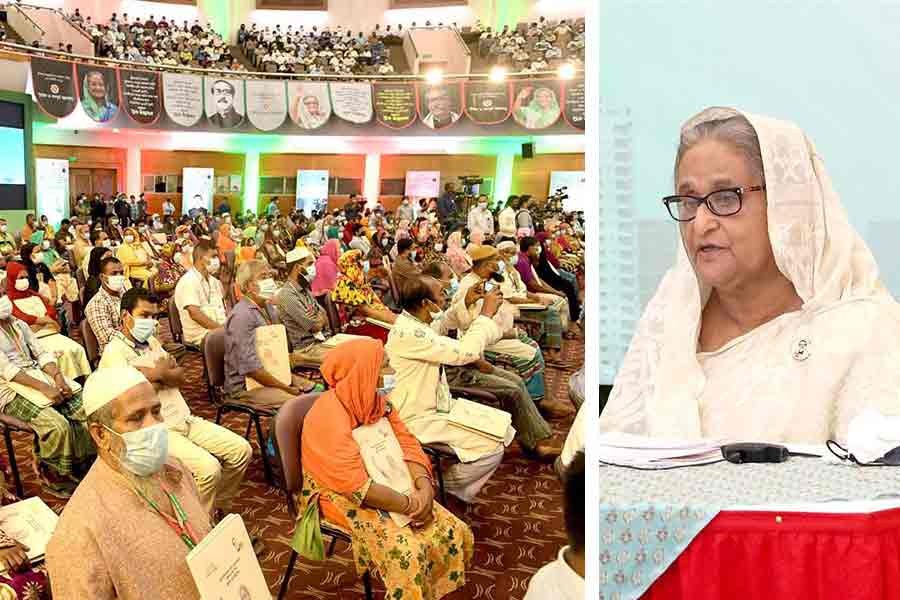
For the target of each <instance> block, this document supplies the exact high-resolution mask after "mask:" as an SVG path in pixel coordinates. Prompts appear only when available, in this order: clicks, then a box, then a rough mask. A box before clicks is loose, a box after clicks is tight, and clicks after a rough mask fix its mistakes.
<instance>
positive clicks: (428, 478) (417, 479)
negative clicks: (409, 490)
mask: <svg viewBox="0 0 900 600" xmlns="http://www.w3.org/2000/svg"><path fill="white" fill-rule="evenodd" d="M420 479H427V480H428V485H430V486H432V487H433V486H434V481H432V479H431V477H429V476H428V475H419V476H418V477H416V478H415V479H413V486H415V485H416V483H418V481H419V480H420Z"/></svg>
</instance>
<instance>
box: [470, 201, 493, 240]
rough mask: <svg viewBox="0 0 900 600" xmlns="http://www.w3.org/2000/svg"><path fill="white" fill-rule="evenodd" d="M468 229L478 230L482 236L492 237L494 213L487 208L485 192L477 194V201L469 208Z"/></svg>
mask: <svg viewBox="0 0 900 600" xmlns="http://www.w3.org/2000/svg"><path fill="white" fill-rule="evenodd" d="M468 226H469V231H475V230H478V231H480V232H481V233H483V234H484V237H485V238H486V239H487V238H493V237H494V215H493V214H492V213H491V211H490V210H489V209H488V197H487V194H481V195H480V196H478V203H477V204H475V206H473V207H472V208H471V209H470V210H469V218H468Z"/></svg>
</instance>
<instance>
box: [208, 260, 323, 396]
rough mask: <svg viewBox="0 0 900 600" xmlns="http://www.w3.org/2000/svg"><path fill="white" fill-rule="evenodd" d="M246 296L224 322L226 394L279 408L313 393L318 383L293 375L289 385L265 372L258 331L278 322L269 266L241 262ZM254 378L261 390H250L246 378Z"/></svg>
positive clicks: (238, 280) (241, 283)
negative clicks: (258, 345)
mask: <svg viewBox="0 0 900 600" xmlns="http://www.w3.org/2000/svg"><path fill="white" fill-rule="evenodd" d="M235 281H236V283H237V286H238V289H239V290H240V291H241V294H243V298H241V301H240V302H238V303H237V304H235V305H234V308H233V309H231V314H229V315H228V320H226V321H225V393H226V394H228V395H229V396H230V397H232V398H234V399H235V400H239V401H241V402H247V403H250V404H255V405H258V406H260V407H263V408H278V407H280V406H281V405H282V404H284V403H285V402H286V401H287V400H289V399H290V398H292V397H295V396H299V395H300V394H303V393H306V392H311V391H313V389H315V384H314V383H312V382H311V381H309V380H306V379H304V378H303V377H300V376H298V375H292V377H291V383H290V385H286V384H284V383H282V382H281V381H279V380H278V379H277V378H276V377H275V376H274V375H272V374H271V373H270V372H268V371H267V370H266V368H265V367H264V366H263V364H262V360H261V359H260V357H259V353H258V352H257V350H256V330H257V329H258V328H260V327H265V326H267V325H274V324H276V323H277V322H278V318H277V310H276V308H275V307H274V306H272V305H271V304H270V302H271V301H272V300H273V299H274V298H275V293H276V292H277V287H276V284H275V280H274V279H273V278H272V269H271V268H270V267H269V265H268V263H266V262H265V261H262V260H258V259H254V260H248V261H247V262H244V263H241V266H239V267H238V271H237V276H236V277H235ZM247 377H252V378H253V379H255V380H256V381H257V382H259V383H260V384H261V385H262V387H258V388H255V389H253V390H248V389H247V385H246V382H245V378H247Z"/></svg>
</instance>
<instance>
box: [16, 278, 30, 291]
mask: <svg viewBox="0 0 900 600" xmlns="http://www.w3.org/2000/svg"><path fill="white" fill-rule="evenodd" d="M16 289H17V290H19V291H20V292H24V291H25V290H27V289H28V279H27V278H25V279H16Z"/></svg>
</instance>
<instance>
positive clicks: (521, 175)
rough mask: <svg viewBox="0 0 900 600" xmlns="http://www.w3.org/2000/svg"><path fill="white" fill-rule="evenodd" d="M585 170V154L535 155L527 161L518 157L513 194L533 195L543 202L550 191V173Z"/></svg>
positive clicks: (514, 166) (513, 177)
mask: <svg viewBox="0 0 900 600" xmlns="http://www.w3.org/2000/svg"><path fill="white" fill-rule="evenodd" d="M583 170H584V153H577V154H575V153H572V154H535V155H534V158H527V159H523V158H522V157H521V156H516V158H515V160H514V161H513V176H512V190H511V193H513V194H516V195H521V194H531V195H532V196H534V197H535V198H539V199H542V200H543V199H545V198H547V194H548V192H549V190H550V171H583ZM504 200H505V198H504Z"/></svg>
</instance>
